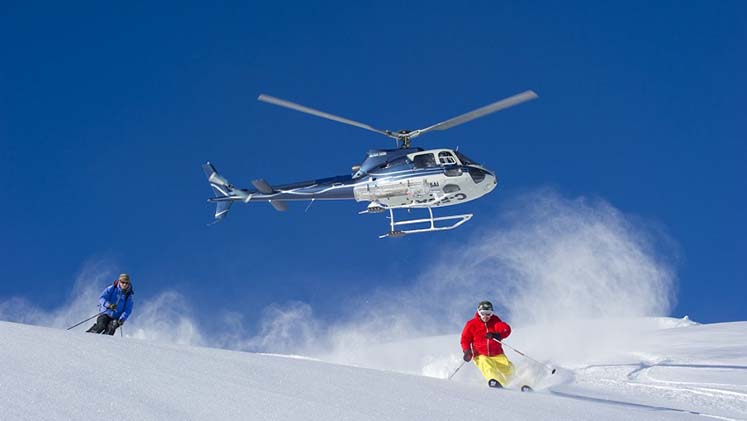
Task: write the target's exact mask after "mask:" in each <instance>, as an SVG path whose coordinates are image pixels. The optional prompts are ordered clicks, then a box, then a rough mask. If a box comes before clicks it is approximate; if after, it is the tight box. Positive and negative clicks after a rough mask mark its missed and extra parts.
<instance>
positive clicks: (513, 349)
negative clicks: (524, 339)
mask: <svg viewBox="0 0 747 421" xmlns="http://www.w3.org/2000/svg"><path fill="white" fill-rule="evenodd" d="M493 340H494V341H496V342H498V343H499V344H501V345H503V346H507V347H508V349H510V350H512V351H514V352H515V353H517V354H519V355H521V356H522V357H524V358H526V359H529V360H531V361H534V362H535V363H537V364H539V365H541V366H543V367H545V368H546V369H548V370H551V373H550V374H555V369H554V368H552V367H550V366H549V365H547V364H544V363H541V362H539V361H537V360H535V359H534V358H532V357H530V356H529V355H527V354H525V353H523V352H521V351H519V350H518V349H516V348H514V347H512V346H511V345H509V344H507V343H505V342H501V341H499V340H498V339H495V338H493Z"/></svg>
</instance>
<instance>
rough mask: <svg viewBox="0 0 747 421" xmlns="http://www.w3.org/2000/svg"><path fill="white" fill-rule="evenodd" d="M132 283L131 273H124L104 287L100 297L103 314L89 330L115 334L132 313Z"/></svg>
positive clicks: (100, 307)
mask: <svg viewBox="0 0 747 421" xmlns="http://www.w3.org/2000/svg"><path fill="white" fill-rule="evenodd" d="M132 294H133V290H132V285H131V284H130V275H128V274H126V273H123V274H121V275H119V278H118V279H117V280H116V281H114V283H113V284H112V285H109V286H108V287H106V288H105V289H104V291H103V292H102V293H101V296H100V297H99V309H100V311H101V314H99V317H98V318H97V319H96V324H95V325H93V326H91V328H90V329H88V330H87V332H91V333H105V334H107V335H114V332H115V331H116V330H117V328H118V327H120V326H122V324H123V323H124V322H125V320H127V318H128V317H130V314H132Z"/></svg>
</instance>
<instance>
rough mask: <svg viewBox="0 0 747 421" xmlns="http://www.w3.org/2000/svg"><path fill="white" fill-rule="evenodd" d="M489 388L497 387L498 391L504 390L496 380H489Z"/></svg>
mask: <svg viewBox="0 0 747 421" xmlns="http://www.w3.org/2000/svg"><path fill="white" fill-rule="evenodd" d="M488 386H490V387H495V388H496V389H502V388H503V385H501V384H500V383H499V382H498V380H496V379H490V380H488Z"/></svg>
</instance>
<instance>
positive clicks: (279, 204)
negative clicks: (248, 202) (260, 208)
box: [270, 200, 288, 212]
mask: <svg viewBox="0 0 747 421" xmlns="http://www.w3.org/2000/svg"><path fill="white" fill-rule="evenodd" d="M270 204H271V205H272V207H273V208H275V210H276V211H278V212H285V211H287V210H288V204H287V203H285V202H283V201H282V200H270Z"/></svg>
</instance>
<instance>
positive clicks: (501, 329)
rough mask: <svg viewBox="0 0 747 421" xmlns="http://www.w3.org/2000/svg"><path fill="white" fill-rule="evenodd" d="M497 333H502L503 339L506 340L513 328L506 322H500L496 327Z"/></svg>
mask: <svg viewBox="0 0 747 421" xmlns="http://www.w3.org/2000/svg"><path fill="white" fill-rule="evenodd" d="M495 331H496V332H498V333H500V335H501V338H503V339H506V338H508V335H510V334H511V326H509V325H508V323H506V322H499V323H497V324H496V325H495Z"/></svg>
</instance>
